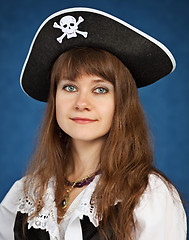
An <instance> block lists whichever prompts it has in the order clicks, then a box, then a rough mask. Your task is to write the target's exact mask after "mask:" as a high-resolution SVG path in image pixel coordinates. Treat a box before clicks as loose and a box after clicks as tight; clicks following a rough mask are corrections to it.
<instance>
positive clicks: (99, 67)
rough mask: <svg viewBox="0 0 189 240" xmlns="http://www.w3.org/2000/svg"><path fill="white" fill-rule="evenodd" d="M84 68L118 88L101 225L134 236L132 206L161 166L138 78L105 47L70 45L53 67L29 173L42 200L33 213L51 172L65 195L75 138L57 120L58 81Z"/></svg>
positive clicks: (105, 160)
mask: <svg viewBox="0 0 189 240" xmlns="http://www.w3.org/2000/svg"><path fill="white" fill-rule="evenodd" d="M83 72H84V73H86V74H89V75H97V76H100V77H103V78H104V79H106V80H108V81H110V82H111V83H112V84H113V85H114V89H115V114H114V118H113V122H112V126H111V129H110V131H109V133H108V134H107V137H106V141H105V142H104V146H103V147H102V151H101V155H100V163H99V169H100V171H101V175H100V180H99V182H98V184H97V186H96V189H95V192H94V194H93V196H94V199H96V207H97V213H98V214H99V218H100V216H101V214H102V215H103V220H102V221H101V222H100V229H101V230H102V231H103V232H104V230H105V229H106V227H107V225H109V226H110V227H111V228H112V229H113V233H114V236H115V238H116V239H119V240H123V239H124V240H130V239H131V238H132V239H134V236H133V232H134V229H135V223H134V219H133V211H134V209H135V207H136V205H137V203H138V202H139V199H140V197H141V195H142V193H143V192H144V191H145V189H146V187H147V185H148V177H149V174H150V173H152V172H158V171H157V170H156V169H155V168H154V166H153V151H152V144H151V140H150V136H149V133H148V128H147V125H146V121H145V116H144V112H143V110H142V107H141V104H140V100H139V96H138V91H137V87H136V84H135V81H134V79H133V77H132V75H131V73H130V72H129V70H128V69H127V68H126V67H125V65H123V64H122V62H121V61H120V60H119V59H118V58H117V57H115V56H114V55H112V54H110V53H109V52H106V51H104V50H101V49H94V48H79V49H77V48H76V49H72V50H69V51H67V52H65V53H63V54H62V55H61V56H60V57H59V58H58V59H57V60H56V62H55V64H54V66H53V68H52V73H51V88H50V95H49V100H48V103H47V108H46V114H45V117H44V120H43V123H42V127H41V131H40V135H39V140H38V143H37V148H36V151H35V154H34V155H33V158H32V164H31V166H30V168H29V170H28V172H27V173H26V176H27V178H26V181H25V190H27V189H28V186H29V185H30V183H31V180H32V179H35V189H34V194H35V204H36V206H37V204H38V202H39V200H40V201H41V204H40V206H38V207H36V212H35V213H34V214H33V215H32V216H31V217H34V216H36V215H37V214H38V213H39V212H40V210H41V209H42V207H43V206H44V203H43V199H42V197H43V194H44V192H45V189H46V187H47V184H48V181H49V179H50V178H51V177H54V179H55V199H56V203H57V204H58V203H59V202H60V201H61V200H62V196H63V193H64V191H65V190H64V189H65V179H66V176H67V173H68V168H70V167H73V159H72V155H71V154H70V137H69V136H68V135H67V134H66V133H64V132H63V131H61V129H60V128H59V126H58V124H57V121H56V113H55V96H56V86H57V83H58V81H59V80H60V79H61V77H62V76H64V77H65V76H66V77H68V78H69V79H75V78H76V77H78V76H79V75H81V74H82V73H83ZM60 134H61V137H60ZM36 189H37V190H38V191H36ZM117 200H119V201H120V203H119V207H118V209H117V210H116V211H117V212H115V207H112V206H114V204H115V202H116V201H117ZM104 234H105V232H104ZM105 235H106V234H105ZM106 238H107V239H108V236H106Z"/></svg>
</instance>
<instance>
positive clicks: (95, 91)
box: [63, 85, 109, 94]
mask: <svg viewBox="0 0 189 240" xmlns="http://www.w3.org/2000/svg"><path fill="white" fill-rule="evenodd" d="M69 87H72V88H74V89H76V90H77V88H76V87H75V86H73V85H65V86H63V90H65V91H67V92H76V90H74V91H69V90H68V88H69ZM98 89H103V91H104V92H103V93H98V92H97V90H98ZM93 92H94V93H96V94H105V93H108V92H109V89H108V88H105V87H96V88H95V89H94V90H93Z"/></svg>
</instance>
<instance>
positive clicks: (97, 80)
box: [61, 77, 111, 83]
mask: <svg viewBox="0 0 189 240" xmlns="http://www.w3.org/2000/svg"><path fill="white" fill-rule="evenodd" d="M61 80H62V81H71V82H75V81H76V80H75V79H70V78H66V77H65V78H63V79H61ZM91 81H92V82H94V83H104V82H107V83H111V82H109V81H108V80H106V79H92V80H91Z"/></svg>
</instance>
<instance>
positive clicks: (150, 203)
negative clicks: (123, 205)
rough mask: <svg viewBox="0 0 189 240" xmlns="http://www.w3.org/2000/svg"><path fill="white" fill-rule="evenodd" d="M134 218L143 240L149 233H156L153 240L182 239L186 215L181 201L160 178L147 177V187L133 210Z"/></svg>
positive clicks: (171, 187)
mask: <svg viewBox="0 0 189 240" xmlns="http://www.w3.org/2000/svg"><path fill="white" fill-rule="evenodd" d="M134 217H135V221H136V223H137V224H138V229H140V231H139V232H140V234H141V236H144V239H148V237H147V236H148V235H149V234H150V233H157V238H155V239H184V236H185V233H186V214H185V211H184V208H183V205H182V201H181V199H180V196H179V194H178V192H177V190H176V188H175V187H174V186H173V185H170V184H169V183H167V182H166V180H164V179H163V177H161V176H158V175H155V174H151V175H150V176H149V183H148V186H147V188H146V190H145V192H144V193H143V194H142V196H141V198H140V201H139V203H138V205H137V206H136V208H135V211H134ZM168 229H169V230H168ZM149 236H150V235H149ZM165 236H167V238H166V237H165ZM180 236H183V238H182V237H180ZM145 237H146V238H145ZM158 237H159V238H158ZM139 239H140V238H139ZM141 239H143V238H142V237H141Z"/></svg>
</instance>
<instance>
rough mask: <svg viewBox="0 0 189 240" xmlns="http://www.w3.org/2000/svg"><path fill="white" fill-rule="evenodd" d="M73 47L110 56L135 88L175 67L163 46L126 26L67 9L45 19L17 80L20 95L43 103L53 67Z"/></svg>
mask: <svg viewBox="0 0 189 240" xmlns="http://www.w3.org/2000/svg"><path fill="white" fill-rule="evenodd" d="M74 47H95V48H101V49H104V50H106V51H109V52H111V53H112V54H114V55H115V56H117V57H118V58H119V59H120V60H121V61H122V62H123V64H125V65H126V67H127V68H128V69H129V70H130V72H131V73H132V75H133V77H134V79H135V81H136V85H137V87H143V86H147V85H149V84H151V83H154V82H155V81H157V80H159V79H160V78H162V77H164V76H166V75H167V74H169V73H170V72H172V71H173V70H174V69H175V66H176V63H175V60H174V57H173V56H172V54H171V52H170V51H169V50H168V49H167V48H166V47H165V46H164V45H163V44H162V43H160V42H158V41H157V40H155V39H154V38H152V37H150V36H148V35H147V34H145V33H143V32H141V31H140V30H138V29H136V28H134V27H133V26H131V25H129V24H128V23H126V22H124V21H122V20H120V19H118V18H116V17H114V16H112V15H110V14H107V13H105V12H102V11H99V10H96V9H91V8H80V7H79V8H78V7H77V8H69V9H65V10H62V11H59V12H57V13H54V14H53V15H51V16H50V17H48V18H47V19H46V20H45V21H44V22H43V23H42V24H41V26H40V27H39V29H38V31H37V33H36V34H35V37H34V39H33V41H32V44H31V47H30V49H29V53H28V55H27V58H26V60H25V63H24V66H23V69H22V72H21V76H20V81H21V87H22V89H23V91H24V92H25V93H26V94H28V95H29V96H31V97H32V98H34V99H36V100H39V101H44V102H46V101H47V100H48V95H49V89H50V79H49V77H48V75H49V73H50V70H51V67H52V65H53V63H54V62H55V60H56V59H57V58H58V57H59V55H61V54H62V53H63V52H65V51H67V50H69V49H71V48H74Z"/></svg>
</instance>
